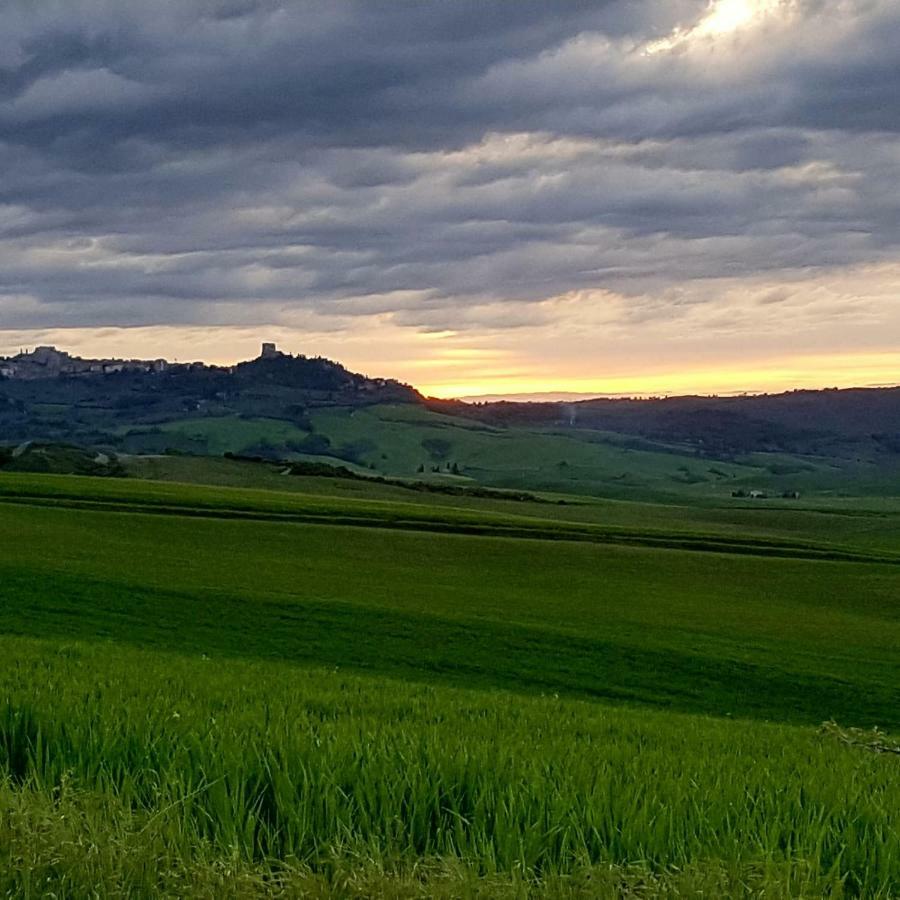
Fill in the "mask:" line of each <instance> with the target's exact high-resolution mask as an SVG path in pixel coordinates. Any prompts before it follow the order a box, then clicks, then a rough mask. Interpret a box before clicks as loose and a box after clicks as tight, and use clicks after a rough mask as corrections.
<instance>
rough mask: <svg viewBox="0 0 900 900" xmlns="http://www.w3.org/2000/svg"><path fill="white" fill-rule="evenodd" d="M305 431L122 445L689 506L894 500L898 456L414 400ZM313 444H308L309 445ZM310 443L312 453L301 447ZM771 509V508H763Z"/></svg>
mask: <svg viewBox="0 0 900 900" xmlns="http://www.w3.org/2000/svg"><path fill="white" fill-rule="evenodd" d="M306 427H308V428H309V429H310V431H304V430H302V429H300V428H299V427H298V426H297V425H296V424H295V423H293V422H290V421H287V420H283V419H275V418H262V417H259V418H248V417H241V416H237V415H207V416H204V417H198V418H192V419H179V420H175V421H171V422H164V423H161V424H158V425H155V426H153V427H143V428H141V427H138V428H124V427H123V428H122V429H120V432H121V435H122V439H123V440H124V442H125V444H124V449H125V450H127V451H129V452H133V453H136V454H146V453H150V452H154V453H160V452H163V451H165V450H174V451H178V452H185V453H192V454H198V455H208V454H213V455H222V454H223V453H225V452H232V453H250V454H257V453H263V454H264V455H270V456H272V457H273V458H279V459H300V458H310V454H309V451H310V450H313V449H314V446H315V444H316V442H318V444H319V447H318V449H317V450H315V454H316V455H317V456H318V457H319V458H323V459H326V460H329V461H331V462H335V463H339V464H347V463H350V464H353V465H356V466H358V467H359V468H360V470H361V471H366V470H368V471H372V472H375V473H380V474H383V475H387V476H391V477H399V478H424V479H430V478H435V477H441V478H452V479H454V480H457V481H459V483H473V482H475V483H479V484H484V485H491V486H494V487H505V488H519V489H530V490H542V491H557V492H564V493H567V494H573V493H574V494H581V495H590V496H605V497H611V498H619V499H626V500H644V501H652V502H678V501H679V500H681V501H683V502H687V503H692V504H693V503H696V502H706V501H708V500H711V499H719V500H721V499H723V498H727V497H730V496H731V493H732V491H736V490H744V491H749V490H765V491H768V492H770V493H772V494H773V495H775V496H778V495H780V494H781V493H782V492H784V491H800V492H801V493H802V494H803V495H804V497H806V496H811V497H818V498H820V499H825V500H833V499H836V498H841V497H849V498H857V497H859V496H871V497H880V496H883V495H885V494H894V495H896V493H897V485H898V483H900V467H898V463H897V459H896V458H894V457H886V458H883V459H878V460H874V459H869V458H866V459H862V458H860V459H857V458H855V457H851V458H843V457H834V456H830V455H824V456H812V455H810V456H800V455H790V454H786V453H748V454H744V455H740V456H738V457H735V458H733V459H728V460H722V459H718V458H707V457H704V456H699V455H698V454H697V449H696V448H694V447H688V446H681V445H677V444H665V443H661V442H651V441H647V440H641V439H636V438H634V437H633V436H628V435H624V434H614V433H611V432H603V431H596V430H590V429H584V428H564V427H562V426H560V427H559V428H553V429H549V428H543V429H541V428H527V427H510V428H503V427H497V426H491V425H486V424H483V423H481V422H477V421H474V420H470V419H466V418H462V417H459V416H447V415H442V414H440V413H437V412H434V411H432V410H429V409H427V408H425V407H422V406H417V405H413V404H393V405H392V404H382V405H375V406H367V407H357V408H348V407H335V406H333V407H323V408H319V409H315V410H311V411H310V413H309V416H308V422H307V424H306ZM311 442H312V443H311ZM304 448H305V449H304ZM767 502H771V501H767Z"/></svg>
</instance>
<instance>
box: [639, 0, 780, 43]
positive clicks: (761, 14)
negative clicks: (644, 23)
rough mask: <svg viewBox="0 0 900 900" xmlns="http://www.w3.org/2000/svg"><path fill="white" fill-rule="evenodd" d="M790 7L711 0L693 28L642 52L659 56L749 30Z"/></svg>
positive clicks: (755, 0)
mask: <svg viewBox="0 0 900 900" xmlns="http://www.w3.org/2000/svg"><path fill="white" fill-rule="evenodd" d="M789 5H790V4H789V2H788V0H711V2H710V4H709V7H708V8H707V11H706V15H705V16H704V17H703V18H702V19H700V21H699V22H698V23H697V24H696V25H694V27H693V28H688V29H683V28H676V29H675V30H674V31H673V32H672V33H671V34H670V35H669V36H668V37H665V38H662V39H661V40H658V41H653V42H651V43H649V44H647V46H646V47H645V48H644V52H645V53H647V54H654V53H661V52H663V51H665V50H672V49H674V48H675V47H678V46H680V45H682V44H685V43H690V42H694V41H697V40H701V39H704V38H706V39H709V38H716V37H721V36H723V35H727V34H733V33H734V32H737V31H742V30H745V29H748V28H752V27H754V26H756V25H758V24H760V23H761V22H762V21H764V20H765V19H767V18H769V17H770V16H772V15H773V14H776V13H783V12H785V11H786V9H787V8H788V7H789Z"/></svg>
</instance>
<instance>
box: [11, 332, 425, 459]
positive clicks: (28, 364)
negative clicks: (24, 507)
mask: <svg viewBox="0 0 900 900" xmlns="http://www.w3.org/2000/svg"><path fill="white" fill-rule="evenodd" d="M420 400H421V397H420V395H419V394H418V393H417V392H416V391H415V390H414V389H413V388H411V387H409V386H408V385H405V384H401V383H400V382H398V381H394V380H391V379H384V378H367V377H366V376H364V375H359V374H357V373H354V372H350V371H348V370H347V369H345V368H344V367H343V366H342V365H340V364H339V363H336V362H332V361H331V360H328V359H322V358H318V357H316V358H308V357H305V356H291V355H288V354H284V353H280V352H279V351H278V350H277V349H275V347H274V345H264V348H263V353H262V355H261V356H260V357H259V358H258V359H254V360H250V361H248V362H243V363H240V364H238V365H236V366H232V367H222V366H208V365H205V364H203V363H181V364H171V363H167V362H166V361H165V360H85V359H81V358H79V357H73V356H70V355H69V354H68V353H65V352H63V351H59V350H56V348H54V347H39V348H37V350H35V351H33V352H32V353H26V354H19V355H17V356H15V357H10V358H8V359H2V360H0V441H2V442H6V443H15V442H19V441H25V440H35V439H38V440H44V441H71V442H76V443H81V444H85V445H98V444H102V445H115V444H118V443H121V439H122V437H123V429H125V428H128V427H140V426H154V425H160V424H162V423H169V422H173V421H178V420H183V419H189V418H196V417H198V416H214V417H222V416H237V417H242V416H253V417H271V418H275V419H282V420H285V421H287V422H291V423H294V424H295V425H297V426H298V427H299V428H301V429H303V428H304V426H305V423H306V422H307V421H308V420H307V412H308V410H310V409H314V408H317V407H321V406H329V407H331V406H337V407H351V408H354V407H361V406H368V405H373V404H377V403H417V402H419V401H420ZM187 449H190V448H187Z"/></svg>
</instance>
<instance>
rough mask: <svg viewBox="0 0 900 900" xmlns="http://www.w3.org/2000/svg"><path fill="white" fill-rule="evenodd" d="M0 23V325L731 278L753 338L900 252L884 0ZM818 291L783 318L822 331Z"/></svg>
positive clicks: (78, 16) (138, 321)
mask: <svg viewBox="0 0 900 900" xmlns="http://www.w3.org/2000/svg"><path fill="white" fill-rule="evenodd" d="M0 22H2V27H0V328H2V329H6V330H15V329H39V328H58V327H70V326H79V327H101V326H111V325H117V326H127V325H149V324H153V325H157V324H192V323H203V324H212V325H248V324H273V325H278V324H280V325H291V323H293V322H297V321H303V322H308V321H310V317H311V316H312V317H313V318H315V319H316V320H317V321H319V322H320V325H321V327H322V328H327V327H328V322H346V321H347V320H348V318H354V317H367V316H373V315H380V316H385V315H386V316H388V317H389V318H390V319H391V320H392V321H393V322H394V323H395V324H397V325H400V326H406V327H410V328H413V329H417V330H435V331H437V330H441V329H457V330H459V329H478V328H481V327H489V328H492V329H505V328H512V327H515V326H517V325H535V324H540V323H541V322H542V321H545V320H546V319H547V317H552V315H553V314H554V312H553V311H554V310H555V309H557V307H555V306H554V305H553V303H554V300H556V301H557V302H565V303H568V304H569V306H568V307H567V308H571V304H572V303H574V304H575V308H576V310H577V314H578V315H579V316H583V317H584V320H585V321H594V320H604V321H607V320H608V321H613V320H615V321H617V322H619V323H620V324H622V323H624V325H625V326H627V325H629V324H630V325H631V326H633V327H640V326H641V324H642V323H643V322H647V321H653V322H656V323H658V322H659V321H665V320H666V319H667V318H668V317H674V316H677V315H679V314H681V311H682V310H683V309H684V308H685V307H697V306H698V305H699V306H701V307H704V308H708V309H709V311H710V312H709V314H708V315H706V317H705V318H704V319H703V321H706V322H709V323H714V322H715V321H716V316H720V317H721V316H724V317H727V316H728V314H729V303H733V302H737V301H735V300H734V285H735V284H736V283H746V284H749V285H753V284H760V285H765V286H766V287H765V290H763V289H762V288H761V289H760V292H759V295H758V296H757V297H755V298H754V299H753V303H752V306H753V308H754V309H756V310H758V312H757V315H758V316H759V317H761V318H762V319H765V318H766V317H771V316H776V315H779V314H780V313H779V310H780V309H781V308H782V307H784V306H785V305H786V304H787V305H790V304H791V302H792V298H796V297H798V296H799V294H798V291H799V290H800V288H801V287H802V285H803V284H804V283H806V281H807V280H811V281H812V282H816V283H818V282H819V281H821V280H823V279H824V280H826V281H827V280H828V279H829V278H838V279H840V278H841V277H843V276H844V275H845V274H846V273H852V272H856V271H859V272H863V273H866V272H871V271H874V272H876V273H879V272H880V273H882V274H881V275H880V276H879V277H880V278H881V279H882V280H884V279H885V278H893V277H894V276H895V275H896V272H897V268H896V267H895V266H896V263H898V262H900V253H898V244H900V190H898V189H897V185H898V184H900V134H898V131H900V49H898V48H900V6H898V5H897V3H896V2H895V0H833V2H828V3H825V2H815V0H797V2H782V3H778V2H771V0H770V2H765V0H763V2H755V3H754V2H751V0H719V2H717V3H713V4H711V5H710V4H707V3H706V2H703V0H700V2H698V0H678V2H661V0H656V2H636V0H622V2H613V0H607V2H603V0H598V2H570V3H564V4H556V3H547V4H536V3H535V4H531V3H500V2H497V3H489V4H485V3H483V2H481V0H477V2H476V0H471V2H462V0H454V2H438V0H434V2H418V3H416V2H394V0H390V2H388V0H385V2H372V0H361V2H357V3H354V2H328V3H324V2H323V3H318V2H317V3H305V2H293V0H292V2H287V0H281V2H278V0H271V2H266V0H230V2H227V0H223V2H213V0H207V2H202V0H171V2H162V0H161V2H157V3H152V4H148V3H138V2H130V0H108V2H99V0H94V2H88V0H83V2H78V0H66V2H62V0H60V2H49V0H48V2H42V3H33V2H30V0H22V2H15V0H13V2H9V0H6V2H3V3H2V4H0ZM884 273H887V274H884ZM866 277H869V276H866ZM723 284H727V285H729V288H728V290H724V289H722V287H721V286H722V285H723ZM772 284H777V285H779V287H778V289H777V290H773V289H772V287H771V285H772ZM871 294H872V296H873V297H874V299H872V300H871V303H870V304H869V305H868V306H867V307H866V309H865V310H864V311H863V312H864V313H865V314H866V315H868V316H869V317H870V318H871V320H872V322H873V328H876V327H881V328H883V323H884V321H885V320H886V317H887V316H888V315H889V314H890V312H891V310H890V308H889V306H890V304H892V303H895V302H896V300H895V298H894V297H892V296H891V295H890V293H889V292H887V293H886V292H885V289H884V285H883V284H882V285H881V286H880V287H879V288H878V289H877V290H874V291H872V292H871ZM817 296H818V295H817V294H816V292H813V293H812V294H810V295H809V296H806V295H804V296H803V297H802V300H797V302H798V303H801V302H802V305H803V309H804V315H805V316H806V317H807V320H808V321H810V322H811V321H814V320H815V317H816V316H817V315H819V314H821V315H822V316H827V317H832V318H833V317H834V316H836V315H837V316H839V315H840V314H841V303H842V301H841V296H840V295H839V294H838V295H834V294H833V292H832V293H831V294H829V295H828V296H829V299H828V302H827V303H824V302H823V303H822V304H821V305H820V306H817V299H816V298H817ZM559 298H568V300H566V301H560V300H559ZM741 302H743V301H741ZM548 304H549V305H548ZM578 304H581V305H580V306H579V305H578ZM846 309H847V314H848V315H853V316H857V315H859V314H861V311H860V307H859V304H858V302H857V303H853V302H850V301H847V305H846ZM736 314H737V313H736ZM746 314H747V313H746V310H743V311H742V312H741V315H746ZM360 321H361V320H360ZM879 323H881V325H879ZM882 333H883V332H882ZM873 339H874V338H873Z"/></svg>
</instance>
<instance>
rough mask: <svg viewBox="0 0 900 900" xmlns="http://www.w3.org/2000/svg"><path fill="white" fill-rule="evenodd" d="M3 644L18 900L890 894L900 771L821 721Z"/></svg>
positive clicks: (10, 854) (4, 851)
mask: <svg viewBox="0 0 900 900" xmlns="http://www.w3.org/2000/svg"><path fill="white" fill-rule="evenodd" d="M0 643H2V645H3V646H2V649H3V653H2V656H0V660H2V661H0V692H2V695H3V696H4V697H5V700H4V702H3V703H2V704H0V772H2V773H3V774H2V783H0V838H2V840H0V886H2V887H3V888H4V889H5V890H6V892H11V893H12V894H14V895H20V894H21V895H26V894H27V892H28V890H30V891H31V892H32V893H34V894H35V895H37V894H38V893H45V892H46V891H48V890H55V891H56V892H57V893H59V894H62V895H66V896H77V895H84V894H85V893H91V892H97V891H98V890H99V891H100V892H101V893H103V894H104V895H113V894H116V893H119V894H121V895H135V894H141V895H145V896H147V895H149V896H152V895H156V894H161V893H178V894H181V895H185V896H227V895H229V893H230V894H231V895H232V896H239V895H244V896H254V895H259V896H265V895H279V892H280V893H281V894H282V895H285V896H296V895H298V894H299V895H301V896H302V895H303V893H302V892H303V891H308V892H309V893H310V895H312V896H398V897H399V896H409V897H412V896H448V897H449V896H511V897H512V896H516V897H520V896H528V895H535V896H540V895H547V896H558V895H562V896H565V895H566V894H567V893H568V894H569V895H570V896H585V897H587V896H628V895H629V894H631V895H632V896H661V895H674V896H677V895H680V894H682V895H683V894H692V893H696V892H697V890H700V889H703V890H705V891H706V892H707V893H711V894H713V895H719V896H740V895H743V894H745V893H746V894H750V893H754V894H758V893H760V892H762V893H765V894H766V895H767V896H801V895H805V896H815V895H819V896H824V895H832V896H843V895H848V896H866V897H878V896H881V897H889V896H892V895H894V894H895V893H896V891H897V890H898V889H900V832H898V828H900V819H898V815H900V813H898V811H900V777H898V775H900V769H898V763H900V761H898V760H897V759H895V758H890V757H886V756H880V755H877V754H873V753H867V752H864V751H860V750H857V749H855V748H850V747H845V746H843V745H841V744H839V743H838V742H835V741H833V740H829V739H827V738H826V737H823V736H821V735H820V734H818V733H817V731H816V729H814V728H811V727H797V726H785V725H771V724H762V723H759V722H741V721H729V720H726V719H719V718H713V717H706V716H696V715H683V714H676V713H666V712H654V711H651V710H628V709H622V708H614V707H608V706H605V705H603V704H598V703H590V702H583V701H578V700H571V699H564V698H559V697H555V696H552V695H550V696H544V697H523V696H520V695H513V694H509V693H508V692H506V691H502V690H496V691H487V692H485V691H471V690H462V689H454V688H449V687H440V686H428V685H415V684H402V683H400V682H397V681H393V680H389V679H383V678H380V677H373V676H357V675H352V674H350V673H346V672H344V671H342V670H335V669H333V668H332V669H321V668H320V669H297V668H295V667H292V666H290V665H286V664H283V663H270V662H259V661H238V660H222V659H216V658H204V657H202V656H192V655H186V654H174V653H163V652H158V651H153V652H151V651H142V650H134V649H131V648H122V647H118V646H116V645H114V644H102V645H98V644H89V643H82V642H54V641H47V640H32V639H25V638H10V637H5V638H2V639H0ZM26 863H27V864H26ZM88 888H90V890H87V889H88Z"/></svg>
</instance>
